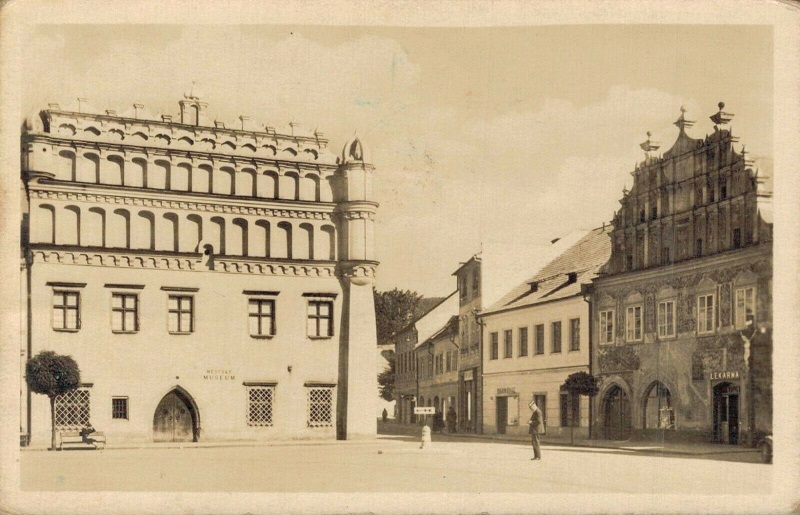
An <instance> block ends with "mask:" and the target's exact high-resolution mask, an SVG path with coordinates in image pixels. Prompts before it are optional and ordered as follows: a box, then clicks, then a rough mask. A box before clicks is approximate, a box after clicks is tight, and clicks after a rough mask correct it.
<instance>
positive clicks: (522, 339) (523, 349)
mask: <svg viewBox="0 0 800 515" xmlns="http://www.w3.org/2000/svg"><path fill="white" fill-rule="evenodd" d="M527 355H528V328H527V327H520V328H519V356H520V357H524V356H527Z"/></svg>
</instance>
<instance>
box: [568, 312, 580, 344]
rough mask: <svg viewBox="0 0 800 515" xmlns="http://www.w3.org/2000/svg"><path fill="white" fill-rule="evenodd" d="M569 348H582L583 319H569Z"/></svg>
mask: <svg viewBox="0 0 800 515" xmlns="http://www.w3.org/2000/svg"><path fill="white" fill-rule="evenodd" d="M569 350H571V351H574V350H581V319H580V318H571V319H570V320H569Z"/></svg>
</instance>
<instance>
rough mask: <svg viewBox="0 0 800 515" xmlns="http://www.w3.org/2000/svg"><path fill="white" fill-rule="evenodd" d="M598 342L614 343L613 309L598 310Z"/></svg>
mask: <svg viewBox="0 0 800 515" xmlns="http://www.w3.org/2000/svg"><path fill="white" fill-rule="evenodd" d="M600 343H614V310H613V309H606V310H603V311H601V312H600Z"/></svg>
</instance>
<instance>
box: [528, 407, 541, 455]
mask: <svg viewBox="0 0 800 515" xmlns="http://www.w3.org/2000/svg"><path fill="white" fill-rule="evenodd" d="M528 407H529V408H530V409H531V410H533V413H531V419H530V421H529V422H528V426H529V428H528V433H529V434H530V435H531V445H532V446H533V458H531V460H540V459H542V451H541V449H540V448H539V433H543V432H544V424H542V411H541V410H540V409H539V406H537V405H536V401H535V400H532V401H531V402H530V404H528Z"/></svg>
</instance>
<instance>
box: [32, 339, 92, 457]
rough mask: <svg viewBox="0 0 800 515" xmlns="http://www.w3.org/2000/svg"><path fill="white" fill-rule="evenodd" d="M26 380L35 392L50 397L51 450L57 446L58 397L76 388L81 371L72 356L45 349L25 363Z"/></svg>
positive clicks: (79, 381) (79, 380)
mask: <svg viewBox="0 0 800 515" xmlns="http://www.w3.org/2000/svg"><path fill="white" fill-rule="evenodd" d="M25 382H26V383H28V388H30V389H31V391H33V392H34V393H40V394H42V395H47V396H48V397H49V398H50V450H54V449H55V448H56V413H55V408H56V397H58V396H59V395H63V394H65V393H67V392H71V391H73V390H76V389H77V388H78V386H79V385H80V383H81V371H80V369H79V368H78V364H77V363H75V360H74V359H72V357H71V356H62V355H60V354H56V353H55V352H53V351H43V352H40V353H39V354H37V355H36V356H34V357H32V358H30V359H29V360H28V362H27V363H26V364H25Z"/></svg>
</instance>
